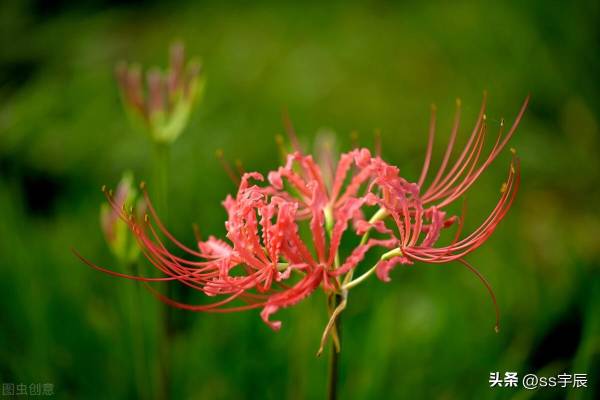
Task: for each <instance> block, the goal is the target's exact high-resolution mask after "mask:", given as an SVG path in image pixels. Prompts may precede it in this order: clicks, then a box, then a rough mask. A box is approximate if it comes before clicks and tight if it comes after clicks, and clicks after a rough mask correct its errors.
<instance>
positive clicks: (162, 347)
mask: <svg viewBox="0 0 600 400" xmlns="http://www.w3.org/2000/svg"><path fill="white" fill-rule="evenodd" d="M169 163H170V148H169V145H168V144H166V143H155V147H154V159H153V166H154V182H153V184H154V186H155V189H154V198H155V199H156V211H157V213H158V214H159V215H160V216H161V220H162V222H163V224H165V225H166V224H167V221H168V216H169V213H168V206H167V205H168V193H169ZM172 290H173V289H172V285H169V284H168V282H165V283H164V284H163V292H164V293H165V294H166V295H167V296H169V297H172V293H171V291H172ZM161 311H162V312H161V325H162V328H161V329H159V342H158V343H159V346H158V347H159V348H158V352H159V354H158V362H159V375H160V376H159V378H160V379H159V390H158V391H157V394H158V398H159V399H168V398H170V394H171V377H170V364H171V363H170V359H171V357H170V351H169V349H170V348H171V341H172V336H173V333H174V326H173V310H172V308H171V307H170V306H168V305H167V304H164V303H163V304H162V306H161Z"/></svg>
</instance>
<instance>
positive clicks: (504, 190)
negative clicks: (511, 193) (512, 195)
mask: <svg viewBox="0 0 600 400" xmlns="http://www.w3.org/2000/svg"><path fill="white" fill-rule="evenodd" d="M507 186H508V185H507V184H506V182H503V183H502V186H501V187H500V193H504V192H506V187H507Z"/></svg>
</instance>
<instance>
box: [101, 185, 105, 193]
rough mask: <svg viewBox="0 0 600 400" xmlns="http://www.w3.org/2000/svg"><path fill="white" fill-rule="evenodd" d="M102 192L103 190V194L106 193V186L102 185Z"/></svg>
mask: <svg viewBox="0 0 600 400" xmlns="http://www.w3.org/2000/svg"><path fill="white" fill-rule="evenodd" d="M100 190H102V193H106V185H102V187H101V188H100Z"/></svg>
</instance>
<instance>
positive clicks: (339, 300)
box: [325, 208, 388, 400]
mask: <svg viewBox="0 0 600 400" xmlns="http://www.w3.org/2000/svg"><path fill="white" fill-rule="evenodd" d="M387 216H388V213H387V211H386V210H384V209H383V208H380V209H379V210H377V212H376V213H375V214H373V216H372V217H371V219H370V220H369V223H371V224H373V223H375V222H377V221H380V220H382V219H384V218H386V217H387ZM325 221H326V227H327V232H328V233H329V236H330V237H331V230H332V229H333V216H332V212H331V209H330V208H327V209H325ZM370 233H371V229H369V230H367V231H366V232H365V233H364V234H363V236H362V238H361V239H360V245H361V246H362V245H364V244H366V243H367V241H368V240H369V236H370ZM339 265H340V262H339V254H338V253H337V252H336V254H335V267H336V268H338V267H339ZM373 271H375V267H373V268H371V269H370V270H369V271H367V272H366V273H365V274H363V275H362V276H360V277H359V278H357V279H356V280H355V281H352V276H353V273H354V270H353V269H352V270H350V272H348V273H347V274H346V276H345V277H344V281H343V283H342V285H341V292H340V293H335V294H334V295H333V304H331V305H330V309H331V310H333V311H332V315H331V319H332V320H333V321H332V323H333V327H332V331H331V333H332V335H331V336H332V340H333V342H334V343H333V346H331V353H330V356H329V377H328V386H327V398H328V399H329V400H336V399H337V395H338V381H339V364H340V355H341V351H342V347H341V344H342V325H341V312H342V311H343V309H344V308H345V307H346V302H347V300H348V290H349V289H351V288H352V287H354V286H356V285H358V284H359V283H360V282H362V281H364V280H365V279H367V278H368V277H369V275H371V274H372V273H373ZM354 282H356V283H354Z"/></svg>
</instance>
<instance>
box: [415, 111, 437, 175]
mask: <svg viewBox="0 0 600 400" xmlns="http://www.w3.org/2000/svg"><path fill="white" fill-rule="evenodd" d="M436 110H437V108H436V106H435V105H434V104H432V105H431V119H430V120H429V139H428V140H427V152H426V153H425V161H424V163H423V169H422V170H421V176H420V177H419V181H418V183H417V184H418V185H419V187H423V182H425V178H426V177H427V171H428V170H429V164H430V163H431V152H432V151H433V139H434V137H435V114H436Z"/></svg>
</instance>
